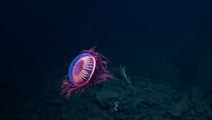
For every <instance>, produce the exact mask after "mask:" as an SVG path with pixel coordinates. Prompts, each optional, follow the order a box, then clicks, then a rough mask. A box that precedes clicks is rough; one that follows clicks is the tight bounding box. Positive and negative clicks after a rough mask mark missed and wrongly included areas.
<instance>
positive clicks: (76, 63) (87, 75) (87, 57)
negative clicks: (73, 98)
mask: <svg viewBox="0 0 212 120" xmlns="http://www.w3.org/2000/svg"><path fill="white" fill-rule="evenodd" d="M107 66H108V60H107V59H106V58H105V57H104V56H103V55H102V54H100V53H97V52H95V51H94V48H91V49H89V50H83V51H82V53H81V54H79V55H78V56H77V57H76V58H74V60H73V61H72V62H71V64H70V66H69V70H68V75H67V76H66V77H65V79H64V80H63V83H62V93H61V94H62V95H65V97H66V98H68V97H69V96H70V95H71V94H72V93H80V92H83V91H84V89H85V88H86V87H89V86H92V85H95V84H98V83H101V82H103V81H105V80H107V79H109V78H112V74H111V73H110V72H109V71H108V67H107Z"/></svg>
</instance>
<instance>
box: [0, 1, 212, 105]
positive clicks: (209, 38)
mask: <svg viewBox="0 0 212 120" xmlns="http://www.w3.org/2000/svg"><path fill="white" fill-rule="evenodd" d="M211 5H212V3H211V2H210V1H209V0H208V1H207V0H202V1H198V0H130V1H127V0H111V1H110V0H109V1H104V0H103V1H100V0H89V1H85V0H75V1H71V0H63V1H58V0H51V1H50V0H1V1H0V53H1V54H0V55H1V59H0V61H1V62H0V67H1V69H0V70H1V71H0V79H1V81H0V87H1V94H2V95H1V96H2V97H1V98H2V99H1V100H2V101H4V102H2V103H3V104H4V103H6V104H10V103H11V102H15V100H14V98H16V97H18V96H20V95H21V94H23V92H25V91H33V90H37V89H40V88H41V87H43V86H42V84H43V83H44V81H48V80H46V79H45V74H46V72H48V71H49V70H51V69H60V72H61V74H59V75H58V76H57V78H62V77H63V75H65V74H66V72H67V64H69V62H70V61H71V60H72V59H73V58H74V57H75V56H76V55H77V54H78V53H79V52H80V51H81V50H82V49H89V48H91V47H93V46H97V51H98V52H100V53H102V54H104V55H105V56H106V57H107V58H108V59H109V60H110V67H111V68H113V67H114V68H115V67H119V65H120V64H124V65H126V66H127V69H128V70H129V72H130V75H132V76H145V77H147V78H150V79H151V80H152V81H153V82H156V83H164V84H168V85H171V86H172V87H173V88H175V89H177V90H179V91H181V92H182V91H184V90H186V88H189V87H190V86H199V87H200V88H201V89H203V90H205V91H210V90H211V88H210V87H211V80H212V79H211V78H212V77H211V74H212V72H211V71H212V65H211V61H210V60H212V23H211V21H212V7H211ZM169 63H170V64H169ZM170 66H171V67H170ZM158 71H159V72H158ZM168 71H172V72H171V73H170V74H169V72H168ZM173 74H174V75H173ZM164 75H165V76H164ZM166 75H167V76H166ZM58 91H59V90H58Z"/></svg>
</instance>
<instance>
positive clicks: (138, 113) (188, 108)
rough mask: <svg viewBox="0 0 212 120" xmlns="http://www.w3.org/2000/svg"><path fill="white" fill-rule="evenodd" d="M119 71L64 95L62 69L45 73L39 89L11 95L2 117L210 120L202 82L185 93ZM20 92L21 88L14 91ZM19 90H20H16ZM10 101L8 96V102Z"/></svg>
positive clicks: (8, 119)
mask: <svg viewBox="0 0 212 120" xmlns="http://www.w3.org/2000/svg"><path fill="white" fill-rule="evenodd" d="M116 71H117V72H115V75H116V79H114V80H108V81H107V82H105V83H103V84H100V85H96V86H93V87H91V88H89V89H86V90H85V92H84V93H82V94H73V95H71V96H70V98H69V99H64V97H63V96H60V95H59V93H60V85H61V78H60V77H59V76H62V75H63V72H61V70H60V69H58V68H57V69H52V70H49V71H48V72H46V73H45V78H46V81H44V83H43V84H41V86H39V87H38V89H35V90H31V91H25V92H23V91H22V92H21V93H22V95H21V96H20V95H19V96H18V97H15V96H11V99H12V101H13V102H12V103H11V104H6V105H4V107H3V109H4V110H3V111H1V113H0V114H1V115H0V119H1V120H209V119H211V118H212V110H211V102H212V98H211V97H212V96H211V93H207V94H206V93H205V94H203V93H202V92H201V90H200V89H199V88H198V87H191V88H190V89H188V90H186V91H184V92H177V91H176V90H175V89H173V88H171V87H169V86H166V85H162V84H156V83H154V84H153V83H152V82H151V79H148V78H145V77H142V76H136V77H133V76H130V77H131V81H130V82H131V83H130V84H129V81H127V80H126V79H124V78H123V77H122V76H121V75H119V72H118V70H116ZM16 92H18V91H16ZM17 94H18V93H17ZM5 102H7V101H5Z"/></svg>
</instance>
